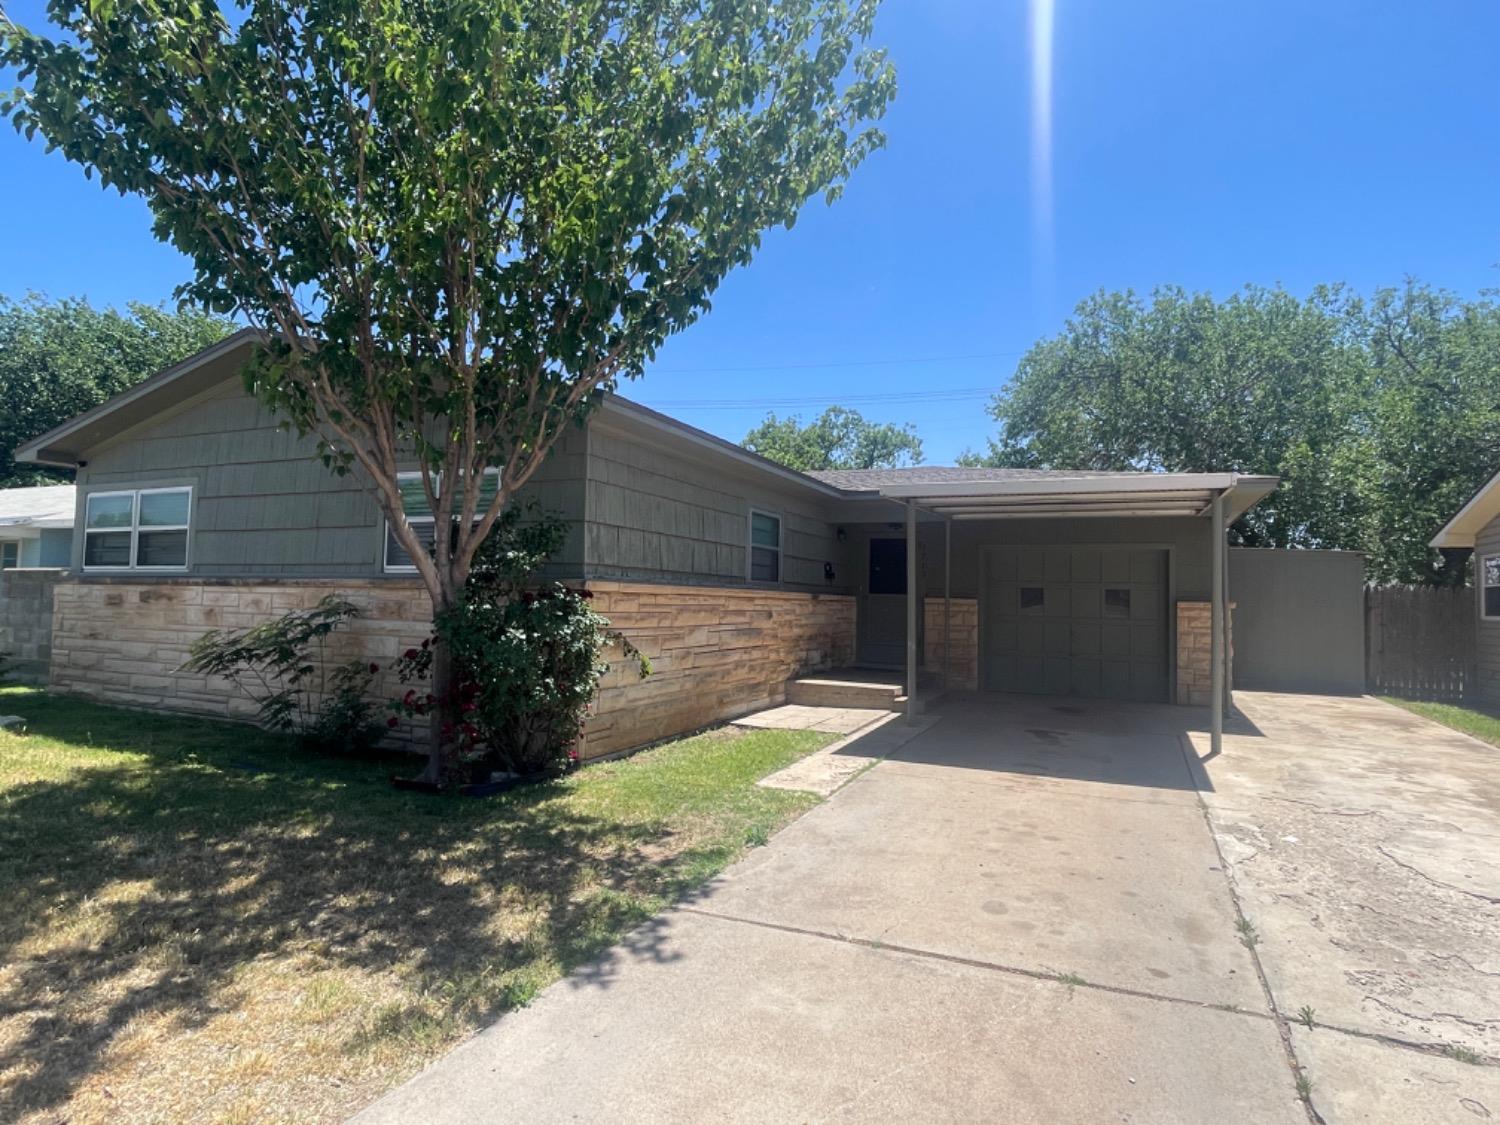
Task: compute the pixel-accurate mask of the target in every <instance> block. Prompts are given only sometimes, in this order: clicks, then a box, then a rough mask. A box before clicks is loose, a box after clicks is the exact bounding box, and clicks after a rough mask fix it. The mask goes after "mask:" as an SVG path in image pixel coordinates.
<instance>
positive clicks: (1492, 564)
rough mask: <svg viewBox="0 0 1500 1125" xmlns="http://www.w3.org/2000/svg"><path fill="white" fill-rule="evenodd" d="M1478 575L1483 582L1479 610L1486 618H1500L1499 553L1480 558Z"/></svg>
mask: <svg viewBox="0 0 1500 1125" xmlns="http://www.w3.org/2000/svg"><path fill="white" fill-rule="evenodd" d="M1479 575H1480V581H1481V582H1482V583H1483V584H1484V588H1483V593H1482V595H1481V596H1482V597H1483V598H1484V602H1483V604H1482V606H1481V610H1480V612H1481V613H1482V614H1483V615H1484V617H1485V618H1486V619H1491V618H1493V619H1496V620H1500V555H1485V556H1484V558H1482V559H1480V560H1479Z"/></svg>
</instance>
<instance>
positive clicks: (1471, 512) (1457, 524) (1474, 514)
mask: <svg viewBox="0 0 1500 1125" xmlns="http://www.w3.org/2000/svg"><path fill="white" fill-rule="evenodd" d="M1496 516H1500V473H1496V474H1495V475H1494V476H1492V477H1491V478H1490V479H1489V480H1487V481H1485V483H1484V484H1483V486H1481V487H1480V489H1479V491H1478V492H1476V493H1474V495H1473V496H1471V497H1469V502H1468V503H1467V504H1465V505H1464V506H1463V507H1462V508H1460V509H1459V510H1458V512H1457V514H1456V515H1454V517H1453V518H1452V519H1451V520H1449V521H1448V522H1447V523H1445V524H1443V527H1442V530H1441V531H1439V532H1438V533H1437V534H1436V535H1434V536H1433V537H1432V538H1431V539H1430V540H1428V543H1427V545H1428V546H1429V547H1433V548H1436V549H1438V550H1442V549H1444V548H1448V549H1453V548H1459V547H1469V548H1473V546H1474V539H1475V537H1476V536H1477V535H1478V534H1479V532H1480V530H1481V529H1482V528H1483V527H1484V526H1485V525H1486V524H1488V523H1489V522H1490V521H1491V520H1493V519H1494V518H1495V517H1496Z"/></svg>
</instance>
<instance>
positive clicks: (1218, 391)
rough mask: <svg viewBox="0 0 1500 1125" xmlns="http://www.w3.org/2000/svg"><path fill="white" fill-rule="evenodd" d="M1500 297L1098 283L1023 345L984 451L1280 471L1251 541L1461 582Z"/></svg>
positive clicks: (1499, 390)
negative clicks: (1067, 315) (1454, 535)
mask: <svg viewBox="0 0 1500 1125" xmlns="http://www.w3.org/2000/svg"><path fill="white" fill-rule="evenodd" d="M1497 406H1500V309H1497V307H1496V306H1495V305H1494V304H1492V303H1490V302H1489V301H1488V300H1479V301H1470V302H1464V301H1460V300H1459V299H1457V298H1456V297H1454V296H1453V295H1451V294H1447V293H1443V292H1440V291H1435V290H1432V289H1429V288H1427V287H1424V286H1420V285H1417V284H1415V283H1409V284H1408V285H1406V286H1405V287H1404V288H1403V289H1400V290H1395V289H1388V290H1381V291H1379V292H1377V293H1376V294H1375V295H1374V296H1373V297H1372V298H1371V299H1370V300H1368V301H1364V300H1361V299H1360V298H1358V297H1357V296H1355V295H1353V294H1351V293H1350V292H1349V291H1348V290H1346V289H1344V288H1343V287H1337V286H1335V287H1324V288H1319V289H1317V290H1315V291H1314V292H1313V293H1312V294H1311V295H1310V296H1309V297H1308V298H1307V299H1305V300H1299V299H1298V298H1296V297H1294V296H1292V295H1291V294H1289V293H1286V292H1285V291H1283V290H1280V289H1262V288H1255V287H1249V288H1246V289H1245V290H1243V291H1241V292H1239V293H1237V294H1235V295H1234V296H1232V297H1230V298H1228V299H1226V300H1223V301H1215V300H1214V299H1213V298H1212V297H1210V296H1208V295H1207V294H1201V293H1200V294H1189V293H1187V292H1185V291H1183V290H1181V289H1177V288H1163V289H1158V290H1156V291H1155V292H1153V293H1152V295H1151V297H1150V299H1149V300H1143V299H1142V298H1140V297H1138V296H1137V295H1135V294H1133V293H1100V294H1097V295H1095V296H1093V297H1090V298H1089V299H1087V300H1085V301H1084V302H1082V303H1081V304H1080V305H1079V306H1078V308H1077V310H1076V311H1075V313H1074V315H1073V317H1072V318H1071V319H1070V320H1069V321H1068V322H1067V325H1066V326H1065V328H1064V330H1063V331H1062V332H1061V333H1060V334H1059V335H1058V336H1056V337H1054V338H1052V339H1049V340H1043V341H1041V342H1040V343H1038V344H1037V345H1035V346H1034V347H1033V348H1032V349H1031V350H1030V351H1029V352H1027V353H1026V355H1025V356H1024V357H1023V358H1022V360H1021V362H1020V364H1019V366H1018V368H1017V370H1016V373H1015V376H1014V377H1013V378H1012V380H1011V382H1010V383H1009V384H1008V385H1007V386H1006V387H1005V388H1004V389H1003V390H1001V392H1000V393H999V394H998V395H997V396H996V397H995V399H994V401H993V403H992V405H991V413H992V414H993V416H994V417H995V419H996V420H997V421H998V422H999V423H1000V433H999V435H998V436H997V437H996V438H995V439H994V440H993V441H992V442H991V443H990V447H989V450H988V452H987V453H986V454H983V455H969V456H967V457H966V458H965V461H966V462H967V463H970V464H991V465H1000V466H1020V467H1035V468H1092V469H1138V470H1158V471H1169V472H1170V471H1179V472H1180V471H1194V470H1232V471H1239V472H1252V473H1273V474H1277V475H1279V476H1280V477H1281V478H1282V485H1281V487H1280V488H1279V489H1278V490H1277V491H1276V492H1275V493H1274V494H1273V495H1272V496H1271V497H1269V498H1268V499H1267V500H1265V501H1263V502H1262V503H1261V504H1260V505H1258V506H1257V507H1256V508H1255V509H1252V511H1251V512H1250V513H1248V514H1247V515H1246V516H1245V517H1244V518H1243V519H1241V520H1240V521H1239V522H1238V523H1237V524H1236V525H1235V527H1234V528H1233V529H1232V533H1233V535H1234V536H1235V538H1236V539H1237V540H1238V541H1239V542H1241V543H1244V544H1247V545H1251V546H1274V547H1334V548H1343V549H1348V550H1360V551H1364V552H1365V553H1366V555H1367V558H1368V568H1369V575H1370V577H1371V578H1372V579H1373V580H1375V581H1390V582H1434V581H1444V580H1448V579H1449V578H1451V573H1452V572H1451V568H1450V570H1449V571H1447V572H1445V571H1444V570H1443V567H1442V564H1441V563H1440V561H1439V560H1438V559H1437V558H1436V556H1435V555H1434V554H1433V552H1432V551H1431V550H1430V549H1429V548H1428V547H1427V541H1428V540H1429V539H1430V538H1431V537H1432V535H1433V534H1434V533H1435V532H1436V531H1437V529H1438V528H1439V527H1441V526H1442V523H1443V521H1444V520H1446V519H1447V518H1448V517H1449V516H1451V515H1452V514H1453V512H1454V511H1456V510H1457V508H1458V507H1459V506H1460V505H1461V504H1462V503H1463V500H1464V499H1465V498H1466V497H1467V496H1468V495H1470V494H1471V493H1472V492H1473V491H1474V490H1475V489H1477V488H1478V487H1479V485H1480V484H1482V483H1483V482H1484V481H1485V480H1487V479H1488V478H1489V477H1490V476H1491V475H1492V474H1493V473H1494V472H1495V471H1496V470H1497V469H1500V414H1497V412H1496V408H1497Z"/></svg>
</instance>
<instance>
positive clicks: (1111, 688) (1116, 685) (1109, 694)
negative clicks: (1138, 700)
mask: <svg viewBox="0 0 1500 1125" xmlns="http://www.w3.org/2000/svg"><path fill="white" fill-rule="evenodd" d="M1100 671H1101V681H1100V685H1101V686H1100V691H1099V694H1100V695H1102V696H1103V697H1104V698H1106V699H1129V698H1131V695H1130V663H1129V661H1125V660H1105V661H1103V662H1101V664H1100Z"/></svg>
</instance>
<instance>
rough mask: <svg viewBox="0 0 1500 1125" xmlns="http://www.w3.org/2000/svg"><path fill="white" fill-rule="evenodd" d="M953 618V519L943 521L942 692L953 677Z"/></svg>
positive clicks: (949, 517)
mask: <svg viewBox="0 0 1500 1125" xmlns="http://www.w3.org/2000/svg"><path fill="white" fill-rule="evenodd" d="M952 616H953V517H952V516H948V517H947V518H946V519H944V520H943V690H944V691H947V690H948V689H949V688H951V687H952V686H953V685H952V684H950V683H949V682H948V681H949V679H950V677H951V676H952V675H953V649H952V648H950V647H949V645H950V643H951V640H952V637H951V633H952V630H950V629H949V628H948V621H949V618H950V617H952Z"/></svg>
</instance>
